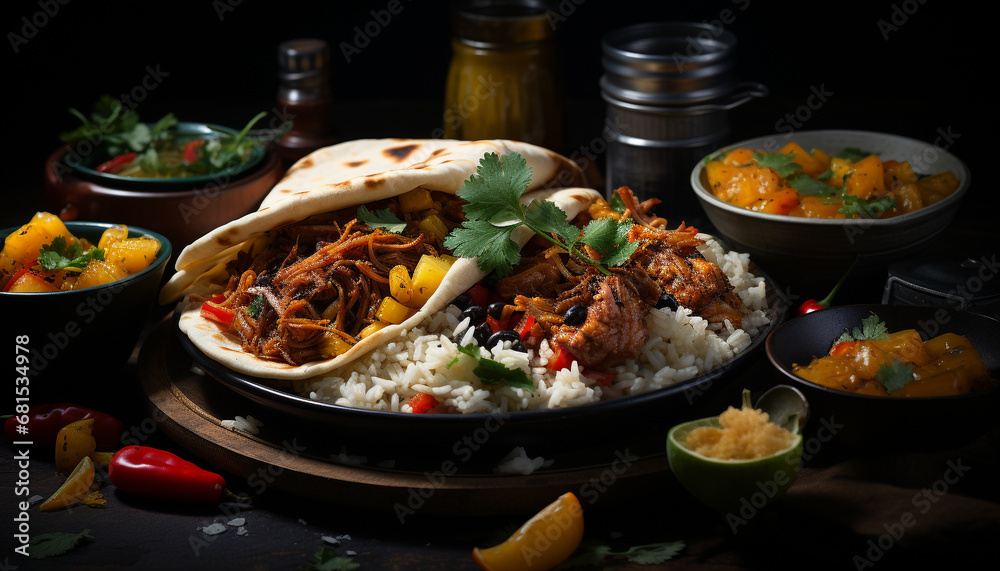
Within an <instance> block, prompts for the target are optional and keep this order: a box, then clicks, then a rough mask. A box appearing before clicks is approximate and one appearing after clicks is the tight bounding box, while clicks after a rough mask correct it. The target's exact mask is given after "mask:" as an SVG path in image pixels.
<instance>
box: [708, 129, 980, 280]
mask: <svg viewBox="0 0 1000 571" xmlns="http://www.w3.org/2000/svg"><path fill="white" fill-rule="evenodd" d="M790 141H795V142H797V143H798V144H800V145H801V146H802V147H803V148H805V149H812V148H818V149H821V150H823V151H826V152H827V153H830V154H835V153H839V152H840V151H841V150H842V149H844V148H847V147H855V148H860V149H864V150H866V151H869V152H872V153H875V154H877V155H878V156H879V157H880V158H881V159H882V160H897V161H910V164H911V166H912V167H913V170H914V171H915V172H917V173H918V174H936V173H940V172H944V171H951V172H952V173H954V174H955V176H956V177H957V178H958V181H959V186H958V190H956V191H955V192H954V193H952V194H951V196H949V197H948V198H946V199H944V200H942V201H940V202H938V203H936V204H933V205H931V206H928V207H926V208H922V209H920V210H918V211H916V212H911V213H909V214H904V215H902V216H897V217H894V218H887V219H882V220H823V219H811V218H797V217H793V216H784V215H780V214H762V213H759V212H753V211H750V210H746V209H744V208H740V207H738V206H734V205H732V204H729V203H727V202H725V201H723V200H720V199H718V198H716V197H715V196H714V195H713V194H712V193H711V192H710V191H709V190H708V188H707V185H706V183H705V182H704V180H703V178H702V171H703V170H704V163H705V162H706V160H702V161H701V162H699V163H698V165H696V166H695V167H694V170H692V171H691V187H692V188H693V189H694V193H695V195H696V196H697V197H698V200H699V201H700V202H701V205H702V207H703V208H704V210H705V213H706V214H707V215H708V218H709V220H710V221H711V222H712V224H713V225H714V226H715V228H716V230H717V232H718V233H719V234H720V235H721V236H722V237H723V238H724V239H725V240H726V241H727V242H728V245H729V247H730V248H733V249H736V250H738V251H741V252H747V253H749V254H750V257H751V259H753V260H754V261H756V262H757V263H759V264H761V265H762V266H764V267H766V268H767V271H768V272H769V273H771V274H772V275H773V276H775V278H776V279H777V280H778V281H779V283H787V282H788V281H793V282H795V283H797V284H802V283H806V282H808V283H810V284H819V285H821V284H826V289H829V287H830V286H832V285H833V283H834V282H836V281H837V278H838V277H839V276H840V275H842V274H843V272H844V271H845V270H846V269H847V268H848V267H849V266H850V265H851V262H852V261H853V260H854V259H855V256H860V257H859V258H858V268H857V270H855V271H856V272H858V273H863V272H866V271H873V270H884V269H885V268H886V267H887V266H888V264H889V262H891V261H895V260H898V259H901V258H904V257H907V256H910V255H912V254H915V253H917V252H920V251H921V250H923V249H924V248H926V247H927V246H928V245H930V244H931V243H932V241H933V240H934V237H935V236H937V235H938V234H940V233H941V232H942V231H943V230H944V229H945V228H946V227H947V226H948V223H949V222H951V219H952V217H953V216H954V215H955V211H956V209H957V208H958V205H959V202H960V201H961V200H962V197H963V196H964V195H965V193H966V191H968V189H969V180H970V175H969V170H968V169H967V168H966V166H965V164H964V163H963V162H962V161H961V160H959V159H958V158H957V157H955V156H954V155H952V154H951V153H949V152H947V151H945V150H944V149H942V148H940V147H937V146H934V145H932V144H929V143H925V142H922V141H916V140H914V139H908V138H906V137H898V136H895V135H887V134H884V133H871V132H865V131H799V132H796V133H793V134H790V135H783V134H776V135H770V136H766V137H757V138H755V139H748V140H746V141H741V142H739V143H736V144H734V145H731V146H729V147H728V148H738V147H744V148H751V149H754V150H763V151H768V152H774V151H777V150H778V149H779V148H781V147H782V146H784V145H785V144H786V143H788V142H790ZM715 154H716V153H713V156H714V155H715ZM705 159H708V157H705ZM804 276H808V279H807V280H806V279H803V280H799V279H796V278H798V277H804Z"/></svg>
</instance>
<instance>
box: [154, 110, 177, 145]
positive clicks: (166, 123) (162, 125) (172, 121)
mask: <svg viewBox="0 0 1000 571" xmlns="http://www.w3.org/2000/svg"><path fill="white" fill-rule="evenodd" d="M176 126H177V117H175V116H174V114H173V113H167V114H166V115H164V116H163V117H160V120H159V121H157V122H156V123H154V124H153V128H152V129H151V130H150V136H151V137H152V139H153V140H156V139H158V138H159V137H160V135H162V134H163V133H166V132H167V131H168V130H169V129H171V128H172V127H176Z"/></svg>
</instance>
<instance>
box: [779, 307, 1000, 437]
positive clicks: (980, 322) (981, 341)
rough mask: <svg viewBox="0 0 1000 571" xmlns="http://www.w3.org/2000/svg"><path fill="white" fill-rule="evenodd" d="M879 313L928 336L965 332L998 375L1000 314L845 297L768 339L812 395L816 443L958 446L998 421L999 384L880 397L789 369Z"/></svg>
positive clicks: (788, 373)
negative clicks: (845, 301)
mask: <svg viewBox="0 0 1000 571" xmlns="http://www.w3.org/2000/svg"><path fill="white" fill-rule="evenodd" d="M873 312H874V313H875V314H876V315H878V316H879V318H880V319H882V321H884V322H885V323H886V326H887V327H888V328H889V331H899V330H903V329H916V330H917V331H918V332H919V333H920V335H921V337H922V338H923V339H924V340H927V339H929V338H931V337H934V336H936V335H939V334H941V333H946V332H950V333H956V334H959V335H964V336H965V337H967V338H968V339H969V341H970V342H971V343H972V345H973V347H975V348H976V349H977V350H978V351H979V354H980V355H981V356H982V359H983V362H984V363H985V364H986V367H987V368H988V369H989V370H990V371H991V373H992V375H993V377H994V378H997V376H998V371H1000V335H998V334H1000V321H997V320H996V319H993V318H991V317H987V316H984V315H980V314H977V313H969V312H965V311H956V310H951V309H944V308H934V307H917V306H894V305H879V304H868V305H847V306H841V307H833V308H830V309H824V310H821V311H816V312H813V313H809V314H806V315H803V316H801V317H797V318H795V319H791V320H789V321H787V322H786V323H784V324H782V325H781V326H779V327H778V328H776V329H775V330H774V332H772V333H771V334H770V335H769V336H768V338H767V342H766V353H767V357H768V359H769V360H770V361H771V364H773V365H774V367H775V368H776V369H777V370H778V372H779V373H780V374H781V375H782V376H784V377H785V378H786V379H787V381H788V382H791V384H792V385H794V386H796V387H798V388H799V389H800V390H802V392H803V393H804V394H805V396H806V398H807V399H808V400H809V406H810V423H811V424H812V426H813V428H814V429H815V428H816V427H817V426H823V427H824V430H823V431H821V433H817V436H821V438H820V440H821V441H820V442H816V443H815V446H816V447H822V446H824V445H827V444H830V445H832V446H835V447H839V448H846V449H849V450H852V451H855V452H873V453H875V452H877V453H892V452H895V451H900V450H923V449H932V448H941V447H954V446H958V445H960V444H963V443H966V442H969V441H971V440H974V439H975V438H976V437H978V436H980V435H981V434H982V433H983V432H984V431H985V430H986V429H987V428H989V427H990V426H992V425H994V424H996V423H997V422H998V416H997V414H996V413H997V410H998V406H1000V388H997V387H994V388H993V389H990V390H988V391H981V392H977V393H970V394H967V395H957V396H943V397H907V398H902V397H880V396H873V395H858V394H854V393H848V392H845V391H839V390H836V389H831V388H827V387H823V386H820V385H817V384H815V383H811V382H809V381H807V380H805V379H802V378H800V377H798V376H796V375H795V374H794V373H792V367H793V365H794V364H796V363H798V364H807V363H809V361H811V360H812V358H813V357H814V356H822V355H826V354H827V352H828V351H829V350H830V346H831V344H832V343H833V340H834V339H836V338H837V337H839V336H840V334H841V333H843V332H844V330H845V329H847V328H851V329H853V328H854V327H858V326H860V325H861V320H862V319H864V318H866V317H868V316H869V315H871V313H873Z"/></svg>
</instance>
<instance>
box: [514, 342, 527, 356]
mask: <svg viewBox="0 0 1000 571" xmlns="http://www.w3.org/2000/svg"><path fill="white" fill-rule="evenodd" d="M510 348H511V349H513V350H514V351H520V352H521V353H527V352H528V350H527V349H525V348H524V343H521V342H520V341H517V342H516V343H514V344H513V345H511V346H510Z"/></svg>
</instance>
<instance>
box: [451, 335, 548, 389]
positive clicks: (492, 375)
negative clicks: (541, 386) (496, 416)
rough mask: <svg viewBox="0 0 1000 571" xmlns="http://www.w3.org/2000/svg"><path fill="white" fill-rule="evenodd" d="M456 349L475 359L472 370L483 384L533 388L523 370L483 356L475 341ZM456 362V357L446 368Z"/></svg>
mask: <svg viewBox="0 0 1000 571" xmlns="http://www.w3.org/2000/svg"><path fill="white" fill-rule="evenodd" d="M458 350H459V351H460V352H462V353H464V354H466V355H468V356H470V357H472V358H473V359H475V360H476V367H475V368H474V369H472V372H473V374H475V375H476V376H477V377H479V380H480V381H482V382H483V384H484V385H499V384H506V385H508V386H511V387H517V388H522V389H528V390H532V389H534V388H535V383H534V381H532V380H531V378H529V377H528V375H527V374H526V373H525V372H524V371H523V370H521V369H518V368H515V369H511V368H509V367H507V365H504V364H503V363H499V362H497V361H494V360H493V359H486V358H483V356H482V353H481V351H480V347H479V345H477V344H475V343H469V344H468V345H459V346H458ZM456 362H458V357H456V358H455V359H453V360H452V361H451V363H448V368H451V366H452V365H454V364H455V363H456Z"/></svg>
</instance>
